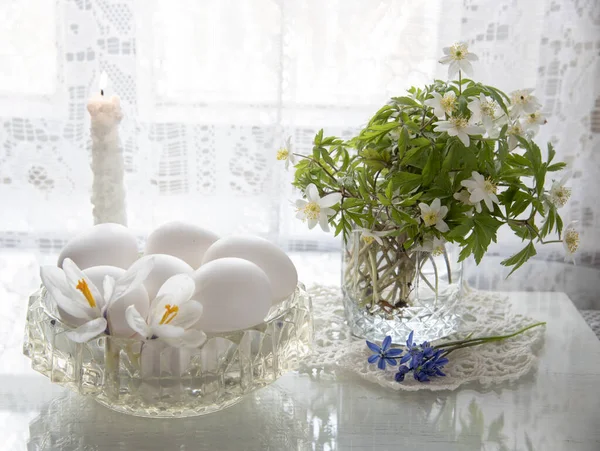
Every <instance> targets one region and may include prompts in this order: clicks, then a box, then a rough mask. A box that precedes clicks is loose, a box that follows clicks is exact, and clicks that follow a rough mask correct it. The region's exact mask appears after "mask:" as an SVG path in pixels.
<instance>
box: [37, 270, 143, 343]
mask: <svg viewBox="0 0 600 451" xmlns="http://www.w3.org/2000/svg"><path fill="white" fill-rule="evenodd" d="M62 266H63V267H62V269H61V268H59V267H57V266H43V267H42V268H41V269H40V276H41V278H42V282H43V283H44V286H45V287H46V290H48V293H49V294H50V296H51V298H52V299H54V301H55V302H56V305H57V306H58V307H59V308H61V309H62V310H63V311H64V312H65V313H66V314H67V315H70V316H71V317H72V318H73V320H74V321H77V324H76V325H77V326H78V327H77V328H76V329H74V330H71V331H68V332H67V336H68V337H69V338H70V339H71V340H73V341H74V342H76V343H84V342H86V341H89V340H91V339H92V338H95V337H97V336H98V335H100V334H103V333H107V334H110V323H109V321H107V319H106V318H107V310H108V308H109V307H110V306H111V304H112V303H113V302H115V301H117V300H119V299H121V298H122V297H124V296H126V295H127V294H129V293H131V292H132V291H133V290H135V289H137V288H138V287H139V286H140V285H142V283H143V282H144V280H146V278H147V277H148V274H150V271H152V268H153V267H154V260H153V259H152V258H150V259H148V260H146V261H145V262H144V263H143V264H140V265H136V266H135V268H133V269H130V270H128V271H127V272H126V273H125V274H123V276H122V277H120V278H119V279H117V280H115V279H114V278H113V277H111V276H108V275H107V276H106V277H105V278H104V282H103V291H104V295H102V294H101V293H100V290H98V288H97V287H96V285H94V284H93V282H92V281H91V280H90V278H89V277H88V276H87V275H86V274H85V273H84V272H83V271H82V270H81V269H79V268H78V267H77V265H76V264H75V262H73V260H71V259H70V258H66V259H65V260H64V261H63V265H62Z"/></svg>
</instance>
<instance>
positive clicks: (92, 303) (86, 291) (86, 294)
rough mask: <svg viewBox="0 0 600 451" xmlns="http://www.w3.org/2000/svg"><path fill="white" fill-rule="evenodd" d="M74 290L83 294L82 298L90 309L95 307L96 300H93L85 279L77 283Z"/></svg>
mask: <svg viewBox="0 0 600 451" xmlns="http://www.w3.org/2000/svg"><path fill="white" fill-rule="evenodd" d="M75 288H76V289H78V290H79V291H81V292H82V293H83V296H84V297H85V299H86V300H87V301H88V304H90V307H92V308H94V307H96V300H95V299H94V296H92V292H91V291H90V287H88V284H87V282H86V281H85V279H81V280H79V281H78V282H77V286H76V287H75Z"/></svg>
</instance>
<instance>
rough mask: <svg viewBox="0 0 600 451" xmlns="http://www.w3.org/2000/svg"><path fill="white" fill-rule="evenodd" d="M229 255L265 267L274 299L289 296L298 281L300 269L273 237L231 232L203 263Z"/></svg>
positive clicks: (210, 252)
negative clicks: (267, 237) (276, 244)
mask: <svg viewBox="0 0 600 451" xmlns="http://www.w3.org/2000/svg"><path fill="white" fill-rule="evenodd" d="M225 257H237V258H243V259H244V260H249V261H251V262H252V263H254V264H255V265H257V266H258V267H259V268H260V269H262V270H263V271H264V272H265V274H266V275H267V277H268V278H269V281H270V282H271V290H272V291H273V303H277V302H280V301H283V300H284V299H285V298H287V297H289V296H290V295H291V294H292V293H293V292H294V290H295V289H296V285H298V272H297V271H296V267H295V266H294V264H293V263H292V261H291V260H290V258H289V257H288V256H287V255H286V253H285V252H283V251H282V250H281V249H280V248H279V247H277V246H275V245H274V244H273V243H271V242H270V241H267V240H265V239H264V238H260V237H257V236H250V235H248V236H244V235H240V236H229V237H225V238H221V239H220V240H218V241H216V242H215V243H214V244H213V245H212V246H211V247H209V248H208V250H207V251H206V253H205V254H204V259H203V260H202V264H205V263H208V262H210V261H213V260H217V259H219V258H225Z"/></svg>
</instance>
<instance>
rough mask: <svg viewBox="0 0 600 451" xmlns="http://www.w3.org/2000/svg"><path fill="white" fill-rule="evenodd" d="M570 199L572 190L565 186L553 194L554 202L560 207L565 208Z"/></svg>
mask: <svg viewBox="0 0 600 451" xmlns="http://www.w3.org/2000/svg"><path fill="white" fill-rule="evenodd" d="M570 197H571V189H570V188H567V187H564V186H561V187H559V188H557V189H555V190H554V192H553V193H552V201H553V203H554V204H556V205H558V206H559V207H564V206H565V204H566V203H567V201H568V200H569V198H570Z"/></svg>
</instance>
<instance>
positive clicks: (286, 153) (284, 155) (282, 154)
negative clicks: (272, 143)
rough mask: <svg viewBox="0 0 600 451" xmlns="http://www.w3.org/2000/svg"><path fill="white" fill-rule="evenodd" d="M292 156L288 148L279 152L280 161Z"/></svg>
mask: <svg viewBox="0 0 600 451" xmlns="http://www.w3.org/2000/svg"><path fill="white" fill-rule="evenodd" d="M289 156H290V152H289V151H288V150H287V149H286V148H281V149H279V150H278V151H277V159H278V160H287V159H288V157H289Z"/></svg>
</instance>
